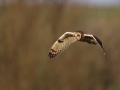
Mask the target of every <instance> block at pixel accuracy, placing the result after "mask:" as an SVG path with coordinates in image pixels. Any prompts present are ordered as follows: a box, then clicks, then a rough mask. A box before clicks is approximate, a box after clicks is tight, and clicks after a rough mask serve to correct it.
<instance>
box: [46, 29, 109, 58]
mask: <svg viewBox="0 0 120 90" xmlns="http://www.w3.org/2000/svg"><path fill="white" fill-rule="evenodd" d="M75 41H81V42H87V43H89V44H94V45H96V44H98V45H99V46H100V48H101V49H102V51H103V52H104V55H105V57H106V59H107V56H106V53H105V50H104V48H103V46H102V42H101V41H100V40H99V39H98V38H97V37H96V36H94V35H92V34H85V33H83V32H82V31H75V32H66V33H64V34H63V35H62V36H61V37H60V38H59V39H58V40H57V41H56V42H55V43H54V44H53V46H52V47H51V49H50V51H49V54H48V56H49V57H50V58H55V57H56V56H58V55H59V54H60V53H62V52H63V51H64V50H65V49H66V48H67V47H68V46H69V45H70V44H72V43H73V42H75Z"/></svg>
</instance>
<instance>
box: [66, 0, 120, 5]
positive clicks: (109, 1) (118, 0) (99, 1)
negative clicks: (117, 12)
mask: <svg viewBox="0 0 120 90" xmlns="http://www.w3.org/2000/svg"><path fill="white" fill-rule="evenodd" d="M68 1H70V2H72V3H83V4H91V5H100V6H101V5H120V0H68Z"/></svg>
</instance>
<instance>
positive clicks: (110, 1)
mask: <svg viewBox="0 0 120 90" xmlns="http://www.w3.org/2000/svg"><path fill="white" fill-rule="evenodd" d="M12 1H14V2H16V1H18V0H12ZM25 1H26V2H27V3H29V4H30V3H33V2H34V1H35V2H37V3H40V2H42V1H45V0H25ZM47 1H49V2H51V1H50V0H47ZM55 1H58V2H61V1H64V0H55ZM67 1H68V3H76V4H87V5H92V6H120V0H67ZM3 2H5V3H6V4H10V3H11V0H0V4H2V3H3Z"/></svg>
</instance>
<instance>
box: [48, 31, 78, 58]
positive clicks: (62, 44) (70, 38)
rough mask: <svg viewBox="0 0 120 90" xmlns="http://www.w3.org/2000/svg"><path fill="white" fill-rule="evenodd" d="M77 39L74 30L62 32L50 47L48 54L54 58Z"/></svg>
mask: <svg viewBox="0 0 120 90" xmlns="http://www.w3.org/2000/svg"><path fill="white" fill-rule="evenodd" d="M75 41H77V39H76V38H75V35H74V32H66V33H64V34H63V35H62V36H61V37H60V38H59V39H58V40H57V41H56V42H55V43H54V44H53V46H52V47H51V49H50V51H49V54H48V56H49V57H50V58H54V57H56V56H58V55H59V54H60V53H62V52H63V51H64V50H65V49H66V48H67V47H68V46H69V45H70V44H71V43H73V42H75Z"/></svg>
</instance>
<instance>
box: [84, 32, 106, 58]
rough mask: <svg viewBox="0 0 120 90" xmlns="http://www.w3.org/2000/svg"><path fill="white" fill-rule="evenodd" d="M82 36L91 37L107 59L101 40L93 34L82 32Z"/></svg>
mask: <svg viewBox="0 0 120 90" xmlns="http://www.w3.org/2000/svg"><path fill="white" fill-rule="evenodd" d="M84 36H85V37H92V39H93V40H94V41H95V42H96V44H98V45H99V46H100V48H101V49H102V51H103V53H104V55H105V57H106V59H107V55H106V53H105V50H104V48H103V46H102V42H101V41H100V40H99V39H98V38H97V37H96V36H94V35H91V34H84Z"/></svg>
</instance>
